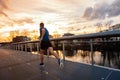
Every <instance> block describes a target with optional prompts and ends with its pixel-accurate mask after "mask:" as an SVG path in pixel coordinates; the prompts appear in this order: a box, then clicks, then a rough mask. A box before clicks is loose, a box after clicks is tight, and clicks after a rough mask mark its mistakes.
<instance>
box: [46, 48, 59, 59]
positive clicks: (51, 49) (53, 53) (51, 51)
mask: <svg viewBox="0 0 120 80" xmlns="http://www.w3.org/2000/svg"><path fill="white" fill-rule="evenodd" d="M48 50H49V52H50V53H51V54H52V55H54V56H55V57H56V58H57V59H60V58H59V56H58V55H57V54H56V53H55V52H54V51H53V47H48Z"/></svg>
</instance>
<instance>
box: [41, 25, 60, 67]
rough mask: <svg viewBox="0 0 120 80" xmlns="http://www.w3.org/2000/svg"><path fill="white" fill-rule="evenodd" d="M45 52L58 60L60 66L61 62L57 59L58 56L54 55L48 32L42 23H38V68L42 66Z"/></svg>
mask: <svg viewBox="0 0 120 80" xmlns="http://www.w3.org/2000/svg"><path fill="white" fill-rule="evenodd" d="M45 50H48V51H49V52H50V53H51V54H52V55H54V56H55V57H56V59H57V60H58V64H59V65H60V66H61V65H62V60H61V59H60V58H59V56H58V55H57V54H56V53H54V51H53V47H52V44H51V43H50V39H49V32H48V30H47V29H46V28H45V27H44V23H40V66H44V53H45Z"/></svg>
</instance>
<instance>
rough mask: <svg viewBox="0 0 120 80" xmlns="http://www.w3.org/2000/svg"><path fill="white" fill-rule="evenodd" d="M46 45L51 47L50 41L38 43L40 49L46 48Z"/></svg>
mask: <svg viewBox="0 0 120 80" xmlns="http://www.w3.org/2000/svg"><path fill="white" fill-rule="evenodd" d="M48 47H52V44H51V43H50V41H42V42H41V44H40V49H43V50H47V49H48Z"/></svg>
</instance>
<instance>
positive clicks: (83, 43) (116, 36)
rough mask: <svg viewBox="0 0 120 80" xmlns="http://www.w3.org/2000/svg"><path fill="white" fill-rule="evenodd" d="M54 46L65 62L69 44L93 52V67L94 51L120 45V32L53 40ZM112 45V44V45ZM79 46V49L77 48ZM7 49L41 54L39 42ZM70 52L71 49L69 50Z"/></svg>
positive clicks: (92, 62) (26, 43) (9, 46)
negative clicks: (102, 47) (97, 47)
mask: <svg viewBox="0 0 120 80" xmlns="http://www.w3.org/2000/svg"><path fill="white" fill-rule="evenodd" d="M51 42H52V44H53V45H54V48H55V49H56V50H62V52H63V59H64V60H65V50H66V48H67V46H68V45H69V44H72V47H71V48H77V49H80V48H82V47H85V48H87V47H88V48H87V49H89V50H90V51H91V54H90V55H91V65H94V58H93V51H94V50H95V49H96V46H99V45H103V44H104V43H105V44H109V43H115V44H118V43H119V44H118V45H120V30H116V31H108V32H101V33H93V34H86V35H77V36H66V37H61V38H55V39H51ZM110 45H111V44H110ZM76 46H78V47H76ZM6 47H8V48H11V49H15V50H20V51H26V52H28V51H29V52H33V51H37V52H38V53H39V48H40V45H39V40H38V41H27V42H18V43H11V44H7V45H6ZM67 49H68V50H69V47H68V48H67Z"/></svg>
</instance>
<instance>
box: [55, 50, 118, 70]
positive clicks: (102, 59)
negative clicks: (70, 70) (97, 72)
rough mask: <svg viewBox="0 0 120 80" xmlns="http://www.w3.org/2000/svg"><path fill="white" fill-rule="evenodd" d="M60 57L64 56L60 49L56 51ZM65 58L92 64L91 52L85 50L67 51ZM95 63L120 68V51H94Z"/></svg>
mask: <svg viewBox="0 0 120 80" xmlns="http://www.w3.org/2000/svg"><path fill="white" fill-rule="evenodd" d="M56 52H57V53H58V54H59V56H60V57H62V58H63V54H62V53H63V52H62V51H60V50H58V51H56ZM65 59H66V60H70V61H74V62H80V63H87V64H91V61H92V59H91V52H90V51H84V50H73V51H65ZM93 60H94V64H96V65H100V66H105V67H110V68H115V69H120V52H119V51H94V53H93Z"/></svg>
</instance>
